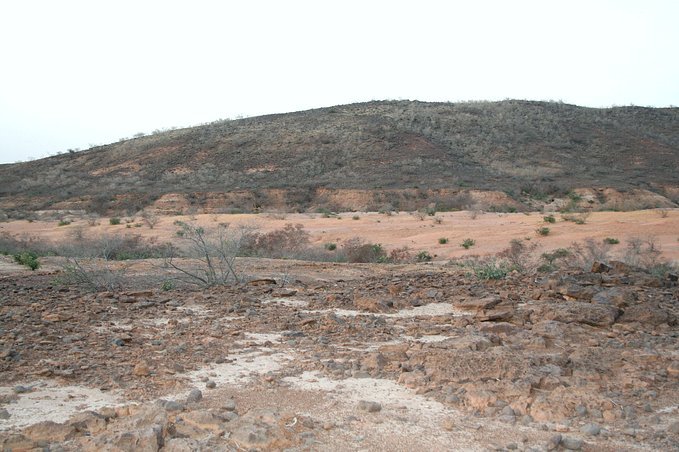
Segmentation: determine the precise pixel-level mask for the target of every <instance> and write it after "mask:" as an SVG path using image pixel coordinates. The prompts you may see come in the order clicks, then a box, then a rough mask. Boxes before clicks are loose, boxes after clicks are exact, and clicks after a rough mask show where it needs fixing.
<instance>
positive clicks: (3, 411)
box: [0, 408, 12, 419]
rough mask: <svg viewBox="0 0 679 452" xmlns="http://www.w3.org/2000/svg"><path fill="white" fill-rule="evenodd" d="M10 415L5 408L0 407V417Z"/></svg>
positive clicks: (3, 417) (8, 416)
mask: <svg viewBox="0 0 679 452" xmlns="http://www.w3.org/2000/svg"><path fill="white" fill-rule="evenodd" d="M11 416H12V415H11V414H9V411H7V410H6V409H5V408H0V419H9V418H10V417H11Z"/></svg>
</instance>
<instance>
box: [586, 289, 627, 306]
mask: <svg viewBox="0 0 679 452" xmlns="http://www.w3.org/2000/svg"><path fill="white" fill-rule="evenodd" d="M636 300H637V296H636V293H635V292H633V291H632V290H630V289H628V288H625V287H612V288H610V289H605V290H602V291H601V292H598V293H597V294H596V295H594V296H593V297H592V303H596V304H603V305H615V306H617V307H619V308H626V307H627V306H630V305H632V304H633V303H634V302H636Z"/></svg>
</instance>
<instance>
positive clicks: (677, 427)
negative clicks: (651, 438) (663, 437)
mask: <svg viewBox="0 0 679 452" xmlns="http://www.w3.org/2000/svg"><path fill="white" fill-rule="evenodd" d="M667 432H668V433H671V434H673V435H679V421H675V422H672V423H671V424H670V425H669V426H668V427H667Z"/></svg>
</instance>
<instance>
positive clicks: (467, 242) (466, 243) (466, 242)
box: [460, 239, 476, 250]
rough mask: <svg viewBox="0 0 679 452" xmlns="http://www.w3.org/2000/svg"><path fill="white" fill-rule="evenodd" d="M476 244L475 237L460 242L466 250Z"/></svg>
mask: <svg viewBox="0 0 679 452" xmlns="http://www.w3.org/2000/svg"><path fill="white" fill-rule="evenodd" d="M475 244H476V241H475V240H474V239H464V240H463V241H462V243H460V246H461V247H462V248H464V249H466V250H468V249H469V248H471V247H472V246H474V245H475Z"/></svg>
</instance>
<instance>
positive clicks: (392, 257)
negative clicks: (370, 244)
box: [389, 246, 413, 264]
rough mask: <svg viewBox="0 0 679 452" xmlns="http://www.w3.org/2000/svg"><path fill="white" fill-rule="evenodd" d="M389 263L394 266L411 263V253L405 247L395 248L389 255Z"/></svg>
mask: <svg viewBox="0 0 679 452" xmlns="http://www.w3.org/2000/svg"><path fill="white" fill-rule="evenodd" d="M389 261H390V262H393V263H395V264H405V263H408V262H413V253H412V252H411V251H410V248H408V247H407V246H404V247H403V248H395V249H393V250H391V252H390V253H389Z"/></svg>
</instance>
